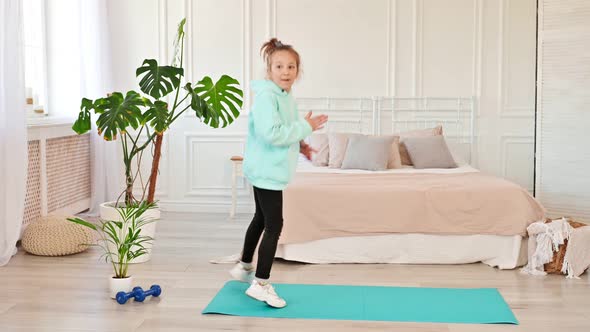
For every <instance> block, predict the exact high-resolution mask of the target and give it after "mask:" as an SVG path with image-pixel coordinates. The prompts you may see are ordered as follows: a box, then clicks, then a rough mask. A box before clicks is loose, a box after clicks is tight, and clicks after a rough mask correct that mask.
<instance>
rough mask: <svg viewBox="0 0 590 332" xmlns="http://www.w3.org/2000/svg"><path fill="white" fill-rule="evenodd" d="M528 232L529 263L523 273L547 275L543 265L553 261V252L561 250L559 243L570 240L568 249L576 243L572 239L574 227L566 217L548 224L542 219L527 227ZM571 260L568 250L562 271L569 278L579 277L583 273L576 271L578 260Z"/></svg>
mask: <svg viewBox="0 0 590 332" xmlns="http://www.w3.org/2000/svg"><path fill="white" fill-rule="evenodd" d="M527 232H528V234H529V242H528V263H527V265H526V266H525V267H523V268H522V269H521V271H522V272H523V273H528V274H531V275H546V274H547V273H546V272H545V268H544V266H543V265H544V264H546V263H549V262H551V260H552V259H553V253H554V252H556V251H557V250H559V245H561V244H564V241H565V240H568V251H569V250H570V249H571V248H570V247H571V246H572V245H576V243H572V241H570V237H571V236H572V233H573V232H574V228H573V227H572V226H571V225H570V224H569V223H568V222H567V219H566V218H561V219H559V220H554V221H552V222H551V223H548V224H547V223H544V222H542V221H538V222H535V223H533V224H531V225H529V227H527ZM570 260H571V255H568V254H567V251H566V255H565V257H564V261H563V266H562V271H561V272H563V273H564V274H567V277H568V278H578V275H579V274H581V273H574V267H575V265H576V262H572V261H570ZM576 270H579V269H576ZM576 272H577V271H576ZM582 272H583V270H582Z"/></svg>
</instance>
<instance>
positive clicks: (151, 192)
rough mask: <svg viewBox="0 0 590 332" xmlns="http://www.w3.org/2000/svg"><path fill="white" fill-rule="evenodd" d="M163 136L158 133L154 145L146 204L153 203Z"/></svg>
mask: <svg viewBox="0 0 590 332" xmlns="http://www.w3.org/2000/svg"><path fill="white" fill-rule="evenodd" d="M163 139H164V134H162V133H160V134H158V135H157V136H156V144H155V148H154V158H153V160H152V173H151V174H150V179H149V190H148V199H147V201H148V203H153V202H154V195H155V192H156V180H157V178H158V165H159V164H160V156H161V154H162V140H163Z"/></svg>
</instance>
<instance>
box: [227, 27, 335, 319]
mask: <svg viewBox="0 0 590 332" xmlns="http://www.w3.org/2000/svg"><path fill="white" fill-rule="evenodd" d="M260 50H261V53H263V59H264V60H265V62H266V65H267V79H265V80H260V81H254V82H252V88H253V90H254V92H255V94H256V96H255V99H254V104H253V105H252V109H251V112H250V117H249V120H248V121H249V122H248V138H247V141H246V150H245V153H244V166H243V167H244V175H245V177H246V178H247V179H248V181H250V183H251V184H252V186H253V187H254V202H255V204H256V212H255V214H254V218H253V219H252V222H251V223H250V226H249V227H248V230H247V231H246V237H245V240H244V248H243V251H242V259H241V261H240V262H238V264H236V266H235V267H234V268H233V269H232V270H231V271H230V274H231V275H232V277H234V278H235V279H238V280H241V281H244V282H250V283H251V284H250V287H249V288H248V289H247V290H246V294H247V295H248V296H250V297H252V298H255V299H257V300H259V301H263V302H266V303H267V304H268V305H270V306H272V307H275V308H282V307H284V306H285V305H287V303H286V302H285V300H284V299H282V298H280V297H279V296H278V295H277V293H276V292H275V290H274V288H273V287H272V285H271V284H270V283H269V282H268V279H269V277H270V270H271V267H272V263H273V259H274V256H275V252H276V249H277V243H278V241H279V236H280V234H281V230H282V228H283V191H282V190H283V189H284V188H285V187H286V186H287V184H288V183H289V180H290V179H291V177H292V175H293V173H294V171H295V167H296V166H297V159H298V152H301V153H302V154H304V155H305V156H306V157H307V158H308V159H311V153H312V151H313V150H312V149H311V148H310V147H309V145H307V144H305V143H304V142H303V139H304V138H305V137H307V136H309V135H310V134H311V133H312V132H313V131H315V130H318V129H321V128H322V127H323V125H324V124H325V123H326V121H327V120H328V117H327V116H325V115H319V116H313V117H312V115H311V112H309V113H308V114H307V115H306V116H305V117H304V118H303V119H302V118H301V117H299V115H298V112H297V107H296V105H295V100H294V99H293V96H292V95H291V86H292V85H293V83H294V82H295V80H296V79H297V77H298V76H299V66H300V58H299V54H298V53H297V51H295V50H294V49H293V47H292V46H291V45H285V44H283V43H281V42H280V41H279V40H277V39H276V38H272V39H271V40H269V41H268V42H266V43H264V45H262V48H261V49H260ZM263 231H264V235H263V236H262V241H261V242H260V247H259V248H258V263H257V266H256V275H255V278H252V274H253V272H254V269H253V266H252V258H253V256H254V251H255V249H256V245H257V244H258V241H259V239H260V236H261V235H262V232H263Z"/></svg>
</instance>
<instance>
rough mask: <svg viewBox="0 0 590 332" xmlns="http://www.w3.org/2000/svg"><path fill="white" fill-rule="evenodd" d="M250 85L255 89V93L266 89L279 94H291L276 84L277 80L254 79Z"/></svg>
mask: <svg viewBox="0 0 590 332" xmlns="http://www.w3.org/2000/svg"><path fill="white" fill-rule="evenodd" d="M250 87H251V88H252V90H253V91H254V93H256V94H259V93H261V92H264V91H270V92H274V93H276V94H279V95H287V94H289V93H288V92H287V91H284V90H283V89H281V87H279V86H278V85H276V84H275V82H273V81H271V80H254V81H252V82H251V85H250Z"/></svg>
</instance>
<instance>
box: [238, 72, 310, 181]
mask: <svg viewBox="0 0 590 332" xmlns="http://www.w3.org/2000/svg"><path fill="white" fill-rule="evenodd" d="M252 89H253V90H254V92H255V97H254V104H253V105H252V109H251V110H250V114H249V119H248V137H247V141H246V151H245V152H244V175H245V176H246V178H247V179H248V181H250V183H251V184H252V185H253V186H255V187H257V188H262V189H269V190H283V189H285V187H286V186H287V184H288V183H289V181H290V180H291V177H292V176H293V173H294V172H295V168H296V167H297V159H298V156H299V141H301V140H302V139H304V138H305V137H307V136H309V135H310V134H311V132H312V129H311V126H310V125H309V123H307V121H306V120H305V119H303V118H301V116H299V112H298V111H297V105H296V104H295V100H294V99H293V96H292V95H291V94H290V93H288V92H286V91H284V90H283V89H281V88H280V87H279V86H278V85H276V84H275V83H274V82H273V81H270V80H259V81H253V82H252Z"/></svg>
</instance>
